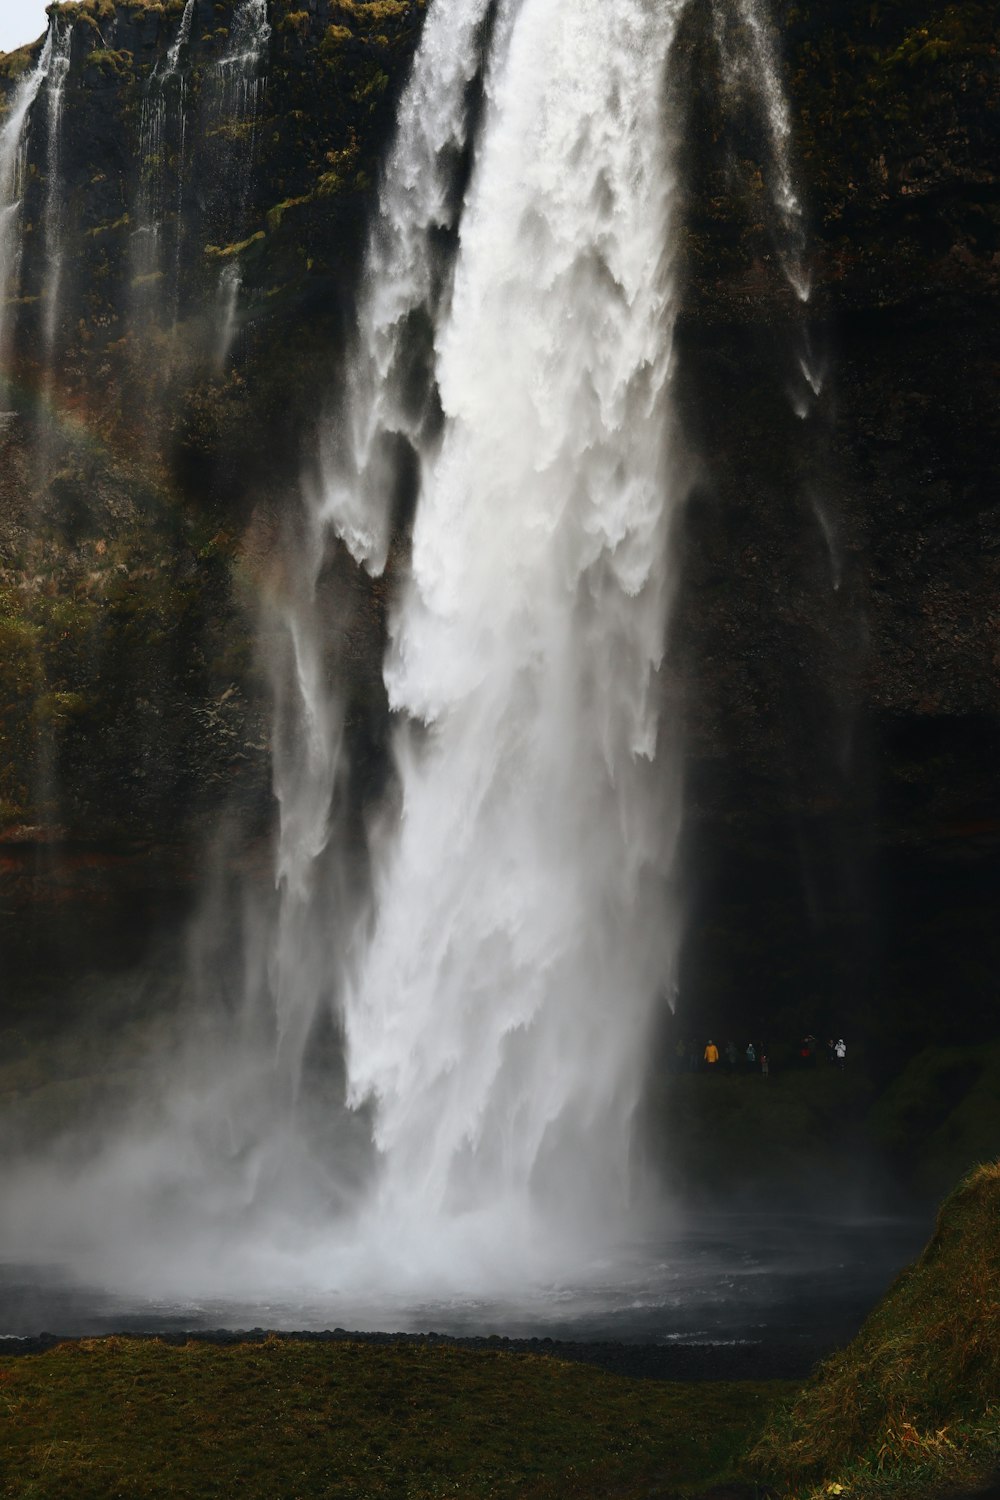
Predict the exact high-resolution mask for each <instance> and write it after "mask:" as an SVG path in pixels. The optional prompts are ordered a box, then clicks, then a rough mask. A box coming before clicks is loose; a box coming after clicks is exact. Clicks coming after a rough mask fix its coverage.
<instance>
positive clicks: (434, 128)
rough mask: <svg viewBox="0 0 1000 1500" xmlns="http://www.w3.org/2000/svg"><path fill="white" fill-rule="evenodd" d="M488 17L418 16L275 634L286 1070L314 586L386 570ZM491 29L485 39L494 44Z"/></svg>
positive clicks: (318, 683) (306, 1003)
mask: <svg viewBox="0 0 1000 1500" xmlns="http://www.w3.org/2000/svg"><path fill="white" fill-rule="evenodd" d="M488 9H489V0H435V4H434V5H433V6H432V8H431V10H430V13H429V15H428V17H427V21H426V24H425V26H424V29H423V33H422V36H421V42H420V47H419V50H418V52H417V56H416V58H415V60H414V65H413V70H412V73H411V75H410V78H409V80H408V83H407V86H406V88H405V90H404V93H403V97H402V99H401V101H400V108H399V116H398V121H397V129H396V137H395V141H394V143H393V146H392V149H391V151H390V153H389V158H388V161H387V164H386V167H385V170H384V173H383V178H382V184H381V191H380V195H379V205H378V214H377V217H376V220H375V224H374V227H373V230H372V234H371V238H370V242H369V246H368V253H367V256H366V263H365V270H364V275H363V278H362V287H363V291H362V297H361V304H360V307H359V312H358V326H357V332H356V337H355V339H354V343H353V347H352V349H351V351H350V357H349V359H348V368H347V379H346V382H345V392H344V396H343V400H342V402H341V405H340V407H339V408H338V410H337V411H336V413H335V414H334V415H333V417H332V418H331V420H330V422H329V424H328V432H327V434H326V438H325V441H324V445H323V454H322V460H323V482H322V484H321V485H320V486H319V488H318V490H317V492H316V493H315V494H314V495H312V496H310V499H311V501H312V505H311V510H310V514H309V518H308V519H309V526H308V528H307V535H306V537H305V539H304V545H303V547H302V551H301V555H300V557H299V559H298V571H299V576H300V583H301V587H300V589H299V591H298V592H297V594H296V596H295V598H294V599H293V600H291V601H289V602H288V603H287V604H286V607H285V615H284V619H283V621H282V625H283V629H284V634H285V638H286V640H287V645H288V649H287V654H286V655H285V656H284V657H282V659H281V660H280V661H279V662H278V663H277V665H276V673H275V681H274V686H275V697H276V703H277V707H278V715H277V725H276V734H275V791H276V795H277V798H278V803H279V807H280V814H281V821H280V833H279V847H278V864H277V871H276V875H277V884H278V888H279V892H280V898H281V910H280V917H279V924H278V930H277V933H276V937H275V942H274V951H273V953H272V956H271V970H272V987H273V989H274V992H275V996H276V1002H277V1009H278V1018H279V1029H280V1032H281V1036H282V1043H283V1049H284V1051H285V1052H286V1054H290V1059H289V1060H290V1065H291V1067H292V1068H293V1070H294V1068H295V1067H296V1066H297V1065H298V1062H299V1060H300V1058H301V1053H302V1049H303V1047H304V1044H305V1038H306V1036H307V1034H308V1030H309V1027H310V1024H311V1022H312V1019H313V1016H314V1015H315V1013H316V1011H317V1008H318V1006H319V1004H320V1001H321V997H322V996H324V995H325V994H327V993H328V992H329V990H330V988H331V971H332V970H334V969H335V967H336V962H337V960H336V954H335V942H334V939H335V937H336V933H335V932H334V931H332V930H331V921H330V916H329V913H328V912H326V911H325V910H324V909H323V903H324V897H323V892H324V890H325V889H326V887H325V886H324V884H323V881H322V878H321V871H320V868H319V865H320V862H321V861H322V859H323V857H324V855H325V853H326V850H327V845H328V843H329V840H330V836H331V830H332V809H331V802H332V799H333V794H334V787H335V784H336V777H337V770H338V766H339V763H340V733H341V719H342V715H341V708H340V703H339V700H338V697H337V694H336V692H335V690H334V689H333V688H332V687H331V685H330V681H329V676H330V674H329V671H328V670H324V654H328V650H329V648H328V646H327V645H326V643H325V641H324V629H323V622H322V617H321V612H320V611H319V609H318V605H317V599H316V595H315V585H316V579H317V576H318V574H319V572H320V570H321V568H322V565H323V560H324V556H325V552H326V545H327V533H328V531H329V530H330V529H332V530H333V531H334V532H335V533H336V535H338V536H339V537H340V538H341V539H342V540H343V541H344V542H345V544H346V545H347V546H348V548H349V549H350V551H351V553H352V555H353V556H354V557H355V558H356V560H357V561H359V562H363V563H364V564H365V565H366V566H367V567H368V569H369V570H370V571H371V572H372V573H376V574H377V573H380V572H381V571H382V569H383V567H384V566H385V561H386V553H387V550H388V545H389V537H390V530H391V524H392V515H393V505H392V493H393V486H394V479H395V475H394V458H395V454H394V448H393V443H394V441H395V440H397V439H399V438H400V437H404V438H407V439H408V440H409V441H410V442H411V443H416V442H417V441H418V438H419V435H420V433H421V431H422V429H423V427H424V425H425V419H426V406H427V400H426V393H425V396H424V399H421V400H418V401H416V402H414V399H413V397H412V394H410V393H409V392H408V387H409V386H410V385H412V378H411V377H412V355H411V353H410V346H411V345H412V343H413V341H414V339H415V338H416V337H418V336H419V327H420V325H421V324H422V325H424V326H425V327H430V326H432V324H433V321H434V318H435V316H436V314H437V312H438V308H439V305H440V302H441V298H442V295H443V278H444V272H443V270H442V268H441V265H440V254H439V252H438V250H437V249H436V242H437V239H438V238H439V237H440V235H441V233H442V232H443V231H450V230H453V229H454V225H455V216H456V214H457V211H458V204H457V203H456V202H455V194H454V191H453V189H454V173H455V162H456V160H457V159H458V158H459V156H460V154H461V152H462V150H463V148H464V147H465V146H466V144H467V135H468V129H469V118H468V115H469V111H468V99H467V95H468V90H469V87H470V85H471V84H472V82H473V80H474V78H475V77H476V74H477V72H478V70H479V68H480V65H481V61H482V43H483V36H484V28H485V26H486V22H487V13H488ZM508 9H509V7H508ZM502 30H503V28H502V27H497V28H495V37H496V39H497V43H498V47H499V46H500V45H501V44H500V42H499V37H500V34H501V32H502ZM324 646H326V653H325V652H324ZM289 669H290V670H289Z"/></svg>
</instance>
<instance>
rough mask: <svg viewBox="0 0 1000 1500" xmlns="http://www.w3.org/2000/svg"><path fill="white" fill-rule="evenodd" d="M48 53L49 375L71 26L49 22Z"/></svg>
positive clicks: (45, 292) (45, 299)
mask: <svg viewBox="0 0 1000 1500" xmlns="http://www.w3.org/2000/svg"><path fill="white" fill-rule="evenodd" d="M50 24H51V28H52V31H51V37H52V53H51V57H50V59H49V66H48V71H47V73H46V76H45V96H46V124H47V129H48V145H47V148H46V157H45V202H44V206H43V209H42V228H43V231H44V236H45V275H44V280H43V284H42V342H43V347H44V350H45V362H46V366H47V368H48V371H49V374H50V375H51V364H52V356H53V351H54V347H55V338H56V329H57V326H58V321H59V300H60V293H61V290H62V275H63V258H64V247H63V220H64V203H63V196H64V195H63V190H62V183H61V181H60V168H61V159H62V117H63V105H64V104H65V100H66V76H67V74H68V73H69V62H70V45H71V43H72V40H73V29H72V27H71V26H69V25H66V24H65V23H63V22H61V21H60V20H59V18H58V17H57V16H53V17H52V20H51V23H50Z"/></svg>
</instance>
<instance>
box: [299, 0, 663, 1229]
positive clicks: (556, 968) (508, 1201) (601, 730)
mask: <svg viewBox="0 0 1000 1500" xmlns="http://www.w3.org/2000/svg"><path fill="white" fill-rule="evenodd" d="M680 9H681V6H680V4H679V3H678V4H674V5H670V4H666V5H660V6H655V7H653V6H650V5H648V4H646V3H644V0H623V3H621V4H619V5H617V6H616V7H615V8H614V10H613V11H612V12H609V11H608V10H607V8H606V7H605V6H603V5H602V4H600V3H599V0H573V3H572V4H570V3H567V0H525V3H524V4H523V5H522V6H521V8H520V10H519V12H518V13H517V16H516V20H515V21H514V24H513V28H512V30H511V32H510V35H509V41H508V38H507V36H506V35H504V36H503V45H504V47H505V52H504V56H503V57H502V59H501V60H500V65H499V66H497V67H496V68H495V69H494V70H493V71H492V73H491V78H490V83H489V89H488V101H487V114H486V120H485V124H484V127H483V135H482V141H481V146H480V152H479V158H478V161H477V165H476V170H475V174H474V179H473V185H472V188H471V190H470V194H469V198H468V201H467V203H466V207H465V213H464V217H463V219H462V224H461V228H460V248H459V254H458V260H457V265H456V269H455V283H454V293H453V297H452V298H451V299H450V301H449V302H448V305H442V308H441V310H440V313H439V317H438V325H437V333H436V337H435V355H436V359H435V365H436V369H435V374H436V379H437V383H438V385H439V388H440V395H441V403H442V407H443V412H444V430H443V434H442V435H441V437H440V440H434V439H430V438H427V439H423V440H420V439H418V442H419V452H420V460H421V468H422V474H423V478H422V485H421V495H420V499H419V504H418V512H417V521H416V528H415V533H414V538H413V562H412V574H411V577H410V580H409V583H408V584H407V586H406V589H405V593H404V597H403V599H402V601H401V603H400V607H399V609H398V611H397V615H396V618H395V621H394V625H393V643H392V650H391V653H390V657H389V661H388V664H387V668H386V680H387V686H388V689H389V696H390V702H391V704H392V707H393V708H394V710H395V711H396V712H397V714H399V715H400V718H401V720H402V725H401V728H400V731H399V733H398V736H397V740H396V759H397V771H398V778H399V793H398V797H399V800H398V806H394V808H393V809H392V811H391V812H388V813H387V814H386V817H385V821H384V826H383V828H382V831H381V833H380V836H379V837H378V838H377V840H376V844H375V848H374V854H373V857H374V862H375V882H374V883H375V894H374V911H373V916H372V926H371V931H370V935H369V937H368V939H367V941H366V942H365V943H364V945H363V950H362V952H361V954H360V957H359V958H358V960H357V962H356V964H355V965H354V966H353V968H352V972H351V973H350V974H349V975H348V976H347V978H346V981H345V985H344V990H345V993H344V999H343V1016H344V1024H345V1028H346V1037H347V1065H348V1098H349V1103H350V1104H352V1105H353V1106H355V1107H358V1106H360V1105H362V1104H366V1103H370V1104H371V1105H372V1107H373V1108H374V1121H375V1124H374V1133H375V1140H376V1143H377V1146H378V1148H379V1152H380V1155H381V1173H380V1179H379V1184H378V1201H377V1205H376V1206H375V1208H374V1210H373V1211H374V1212H375V1214H376V1218H377V1219H380V1220H381V1221H383V1223H389V1224H392V1225H394V1226H395V1230H394V1233H395V1234H396V1235H399V1234H400V1233H403V1234H404V1235H406V1234H409V1233H410V1232H411V1231H414V1232H415V1231H416V1226H417V1225H418V1224H421V1225H423V1226H424V1227H425V1228H426V1225H427V1223H428V1221H430V1222H432V1223H436V1224H437V1225H438V1226H439V1232H440V1233H442V1234H446V1233H447V1232H448V1231H447V1225H448V1224H449V1223H453V1222H457V1219H456V1216H462V1215H468V1214H469V1213H470V1212H471V1213H473V1215H474V1216H475V1215H479V1214H483V1215H486V1216H487V1217H493V1216H496V1217H497V1218H498V1219H500V1220H502V1221H504V1223H505V1224H506V1230H505V1233H506V1234H507V1237H508V1240H509V1241H510V1243H511V1244H515V1243H516V1244H517V1245H518V1248H519V1250H521V1251H523V1250H524V1248H525V1245H526V1244H527V1242H528V1240H529V1239H530V1237H531V1235H532V1229H531V1225H532V1222H533V1220H534V1213H535V1209H536V1207H537V1202H538V1195H539V1194H544V1195H547V1196H549V1197H550V1198H551V1197H552V1196H553V1195H554V1196H556V1197H558V1198H559V1200H560V1207H561V1209H562V1210H565V1208H566V1206H567V1202H568V1201H571V1202H572V1204H573V1206H574V1207H575V1208H576V1209H580V1208H581V1207H583V1206H586V1207H587V1208H589V1209H590V1210H591V1211H592V1212H593V1216H594V1218H595V1219H596V1218H598V1217H605V1218H606V1216H607V1215H608V1214H613V1213H614V1212H615V1211H616V1210H619V1211H624V1208H625V1203H626V1200H627V1182H628V1153H629V1127H630V1122H631V1118H632V1114H633V1111H634V1108H635V1105H636V1103H637V1100H638V1093H639V1089H640V1086H641V1081H642V1073H643V1060H644V1056H645V1049H646V1047H647V1044H648V1040H649V1027H650V1021H651V1016H652V1013H653V1009H654V1006H655V1003H656V1000H657V997H658V995H659V994H660V993H662V991H663V990H664V989H665V988H666V987H667V986H668V985H669V983H670V979H671V972H672V965H673V961H674V954H675V948H676V939H677V933H676V924H675V921H674V919H673V915H672V912H671V909H670V904H669V899H668V894H667V879H668V875H669V871H670V866H671V861H672V855H673V843H674V838H675V835H676V827H677V790H678V789H677V784H676V775H675V771H674V767H673V765H672V763H671V758H670V757H669V756H666V757H664V756H662V754H658V752H660V751H661V746H662V741H661V734H660V723H659V720H660V701H659V685H658V681H657V671H658V667H659V664H660V661H661V659H662V654H663V650H664V645H665V634H666V621H667V610H668V605H669V598H670V566H669V535H670V522H671V517H672V514H673V513H674V511H675V509H676V506H677V503H678V500H679V498H680V493H681V485H680V480H679V477H678V475H677V473H676V470H675V466H674V464H673V463H672V461H671V457H670V454H671V442H670V419H669V393H668V388H669V374H670V363H671V344H672V327H673V318H674V297H673V291H672V282H671V275H670V262H671V257H672V252H673V244H674V231H675V222H674V211H673V210H674V193H675V182H674V178H673V169H672V167H671V165H670V163H671V161H672V150H671V146H672V139H671V130H670V127H669V123H668V122H666V121H665V118H664V115H665V108H666V106H665V73H666V61H667V56H668V53H669V49H670V45H671V42H672V38H673V33H674V29H675V26H676V23H677V19H678V16H679V13H680ZM476 19H478V18H476ZM463 71H464V70H463V69H459V70H458V74H457V77H456V80H455V81H456V84H457V85H458V86H460V87H462V88H463V93H464V84H463V82H462V78H463ZM415 92H416V91H414V93H415ZM449 103H450V104H451V109H450V111H449V112H448V115H447V118H446V119H445V120H444V121H443V123H442V125H441V133H442V134H447V135H449V136H450V137H451V138H454V137H455V136H456V135H459V134H460V130H461V126H460V124H458V117H459V113H460V100H459V96H458V95H457V89H456V92H455V93H453V94H452V96H451V100H450V101H449ZM404 118H405V116H404ZM435 128H437V127H435ZM415 139H416V144H417V146H418V149H423V148H425V146H426V140H427V134H426V132H416V133H415ZM406 144H407V139H406V137H405V135H402V134H401V137H400V142H399V145H398V146H397V160H396V168H397V172H399V171H400V162H399V154H400V152H401V151H403V150H404V149H405V146H406ZM405 165H406V166H407V167H408V168H409V169H410V171H411V173H412V180H416V178H417V171H416V168H417V166H418V163H416V162H413V163H405ZM401 175H402V177H403V180H405V178H406V173H401ZM393 186H394V184H393V183H390V188H389V192H390V194H391V192H392V188H393ZM390 202H391V198H390ZM383 203H385V199H384V200H383ZM418 209H419V210H420V211H423V212H424V215H425V217H424V223H433V222H434V205H433V203H431V204H430V211H427V205H426V204H425V203H420V204H418ZM416 232H417V235H418V237H419V236H420V235H421V234H426V230H425V229H424V228H423V225H422V224H420V223H419V220H418V225H417V230H416ZM392 248H393V247H392V243H391V241H390V243H389V250H390V253H389V254H388V255H385V252H384V251H383V252H382V253H383V255H385V261H384V262H383V264H388V265H390V266H391V265H392V264H393V258H392V253H391V252H392ZM376 264H378V258H377V257H376ZM411 266H412V262H411ZM429 273H430V266H429V264H428V262H426V261H425V262H424V263H422V264H419V263H418V267H417V275H416V276H414V275H412V274H411V275H410V276H409V277H408V278H407V280H406V281H405V282H404V283H403V285H402V287H401V288H400V287H399V286H397V285H396V284H395V283H394V282H393V281H389V282H388V283H387V284H386V285H384V286H378V285H375V286H373V287H372V289H371V291H370V294H369V306H370V307H374V308H376V309H379V311H378V312H377V313H376V315H375V319H374V320H373V321H374V322H375V324H376V326H378V327H379V329H380V333H382V341H381V345H380V353H381V355H382V366H381V367H382V368H389V369H391V364H392V356H393V353H394V349H393V336H394V333H395V329H396V327H397V326H398V323H399V321H400V317H405V316H406V311H407V309H408V308H410V307H412V306H413V305H414V303H415V302H417V301H418V300H419V299H426V297H427V285H428V278H429ZM380 299H381V302H380ZM385 308H389V309H391V310H390V311H389V312H388V313H386V312H385V311H383V310H382V309H385ZM385 330H388V335H386V334H385ZM386 354H388V361H386ZM384 399H385V398H384V392H383V390H382V388H381V387H379V388H378V396H377V397H376V402H377V404H378V411H377V414H376V415H375V417H374V420H373V419H372V417H371V415H370V414H368V423H367V424H364V422H363V421H362V423H359V424H358V426H359V427H360V429H361V431H362V432H363V433H365V434H367V433H370V431H371V430H372V428H373V427H375V426H376V425H377V424H378V423H380V422H382V421H383V420H384V417H383V412H384V411H385V406H384V405H383V404H382V403H383V402H384ZM360 415H361V417H362V418H364V416H365V415H366V414H365V413H361V414H360ZM357 430H358V428H357V427H356V428H355V429H354V431H355V432H356V431H357ZM352 435H353V434H352ZM383 505H384V501H383ZM325 514H327V515H331V514H332V515H334V516H336V517H337V519H338V521H340V523H341V525H342V526H343V530H344V533H345V535H346V536H347V539H348V540H349V541H350V542H351V544H352V547H353V548H354V550H355V551H356V553H357V554H358V555H361V556H363V557H365V559H366V560H368V561H369V563H370V564H371V562H372V561H373V560H375V561H377V559H378V556H379V552H380V550H381V546H382V545H383V544H382V543H380V541H379V540H378V539H377V538H376V540H374V541H371V542H370V541H369V540H368V536H367V533H366V530H365V527H364V524H363V521H364V519H365V506H364V505H362V504H358V505H357V506H355V507H350V506H348V507H346V508H345V506H344V504H343V491H342V490H340V489H338V490H337V492H336V493H335V494H334V496H333V497H332V499H330V500H328V505H327V509H326V512H325ZM359 518H361V524H359ZM378 519H379V518H378V517H376V520H378ZM296 623H297V624H300V621H297V622H296ZM310 654H311V655H314V654H315V651H313V652H312V653H310ZM299 774H300V777H301V779H302V781H303V782H306V783H308V781H309V778H308V776H306V775H305V774H304V764H303V763H302V762H300V765H299ZM320 800H322V799H320ZM314 826H315V825H314Z"/></svg>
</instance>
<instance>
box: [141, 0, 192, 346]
mask: <svg viewBox="0 0 1000 1500" xmlns="http://www.w3.org/2000/svg"><path fill="white" fill-rule="evenodd" d="M193 18H194V0H187V4H186V5H185V7H184V12H183V14H182V16H181V20H180V25H179V27H178V29H177V35H176V36H175V38H174V40H173V42H172V43H171V44H170V47H169V48H168V50H167V55H166V60H165V62H164V65H163V67H162V69H161V68H160V67H159V66H157V67H156V68H154V69H153V72H152V74H151V76H150V78H149V81H148V84H147V86H146V90H145V93H144V95H143V100H142V109H141V114H140V122H139V193H138V201H137V205H136V215H135V217H136V229H135V232H134V234H133V237H132V258H133V276H134V282H133V285H134V287H135V289H136V290H137V291H138V292H139V293H140V298H141V300H143V301H147V300H151V301H152V303H153V305H154V306H156V305H159V306H160V307H162V305H163V303H162V293H161V285H162V278H163V275H164V266H163V264H162V256H161V245H162V239H163V229H164V223H165V221H166V220H167V217H168V213H169V210H170V208H171V207H173V209H174V212H175V224H174V246H173V275H172V279H171V288H170V300H169V308H168V309H167V311H168V312H169V315H170V322H171V324H175V323H176V319H177V301H178V292H179V286H180V258H181V245H182V237H183V224H182V217H183V215H182V209H183V196H184V168H185V156H186V143H187V79H186V78H185V75H184V73H183V71H182V69H181V52H182V51H183V49H184V48H185V47H186V46H187V45H188V43H189V41H190V39H191V25H192V21H193ZM172 120H173V121H175V122H176V123H175V126H174V128H173V129H171V122H172ZM171 139H173V140H175V141H176V157H175V160H174V163H173V172H171V170H170V162H169V159H168V148H169V143H170V140H171ZM171 178H173V181H171Z"/></svg>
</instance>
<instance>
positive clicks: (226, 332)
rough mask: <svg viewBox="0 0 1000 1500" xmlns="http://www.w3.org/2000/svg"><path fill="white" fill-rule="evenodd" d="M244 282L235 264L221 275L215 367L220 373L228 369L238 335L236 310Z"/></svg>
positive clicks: (229, 266)
mask: <svg viewBox="0 0 1000 1500" xmlns="http://www.w3.org/2000/svg"><path fill="white" fill-rule="evenodd" d="M242 281H243V278H242V276H241V275H240V268H239V266H238V265H236V264H235V263H234V264H232V265H228V266H225V267H224V268H223V270H222V271H221V272H220V273H219V288H218V294H217V299H218V307H217V309H216V322H217V324H218V328H219V339H218V343H217V345H216V350H215V366H216V369H217V370H219V371H220V372H221V371H222V370H224V369H225V368H226V362H227V361H228V359H229V351H230V349H231V348H232V343H233V338H234V336H235V333H236V309H237V307H238V306H239V300H240V286H241V285H242Z"/></svg>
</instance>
